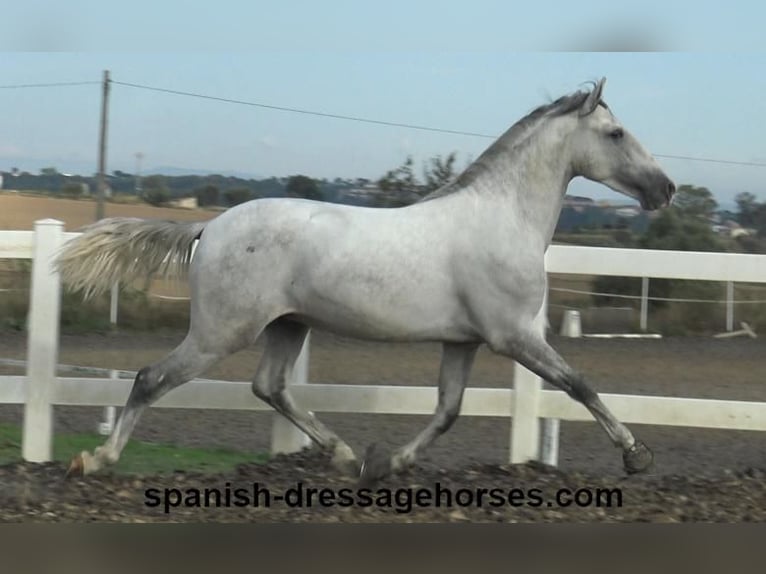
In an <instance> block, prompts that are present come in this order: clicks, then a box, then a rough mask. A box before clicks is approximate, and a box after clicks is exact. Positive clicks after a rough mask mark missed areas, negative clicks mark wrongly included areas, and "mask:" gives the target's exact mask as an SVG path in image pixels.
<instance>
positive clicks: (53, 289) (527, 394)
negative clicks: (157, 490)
mask: <svg viewBox="0 0 766 574" xmlns="http://www.w3.org/2000/svg"><path fill="white" fill-rule="evenodd" d="M75 235H76V234H74V233H63V224H62V223H61V222H60V221H56V220H51V219H47V220H42V221H38V222H36V223H35V230H34V232H32V231H0V258H23V259H32V260H33V265H32V284H31V294H30V297H31V300H30V312H29V320H28V327H29V334H28V347H27V359H28V361H27V373H26V376H25V377H24V376H2V377H0V403H15V404H23V405H24V407H25V410H24V434H23V440H22V456H23V457H24V459H25V460H28V461H32V462H43V461H48V460H50V459H51V444H52V434H53V422H52V421H53V417H52V414H53V408H54V405H90V406H112V405H118V406H121V405H123V404H124V403H125V401H126V399H127V396H128V393H129V391H130V386H131V385H132V381H129V380H124V379H123V380H119V379H114V378H112V379H108V378H78V377H72V378H69V377H56V364H57V359H58V356H57V355H58V338H59V337H58V333H59V305H60V299H61V297H60V284H59V277H58V274H57V273H54V272H53V270H52V269H51V265H50V264H51V260H52V254H53V253H54V252H55V251H56V250H57V249H58V248H59V247H60V246H61V245H62V244H63V242H64V241H66V240H68V239H69V238H71V237H74V236H75ZM546 265H547V269H548V271H549V272H552V273H576V274H591V275H617V276H632V277H661V278H671V279H672V278H677V279H701V280H711V281H732V282H734V281H743V282H761V283H766V256H763V255H744V254H723V253H693V252H673V251H650V250H637V249H611V248H610V249H606V248H594V247H574V246H552V247H551V248H550V249H549V251H548V255H547V260H546ZM307 365H308V346H307V347H306V348H304V352H303V354H302V357H301V359H300V361H299V365H298V368H297V369H296V370H295V371H296V373H295V380H294V381H293V382H294V383H306V382H307V381H306V378H307ZM732 368H733V373H734V374H735V373H736V365H732ZM515 369H516V370H515V374H514V381H515V382H514V389H513V390H510V389H483V388H469V389H467V390H466V393H465V398H464V401H463V406H462V410H461V414H462V415H463V416H510V417H511V429H512V430H511V452H510V461H511V462H514V463H515V462H523V461H526V460H530V459H536V458H538V457H539V456H540V428H541V425H540V420H541V419H548V420H556V419H562V420H572V421H590V420H592V418H591V415H590V414H589V413H588V412H587V411H586V409H585V408H584V407H582V406H581V405H580V404H578V403H576V402H574V401H573V400H571V399H570V398H569V397H568V396H567V395H565V394H564V393H563V392H561V391H553V390H543V389H542V386H541V381H540V379H539V378H538V377H536V376H535V375H533V374H532V373H530V372H529V371H527V370H526V369H524V368H523V367H521V366H519V365H516V367H515ZM734 376H735V375H734ZM292 392H293V393H294V395H295V398H296V400H298V401H300V402H301V404H303V405H305V406H306V408H308V409H310V410H312V411H316V412H322V411H325V412H326V411H331V412H350V413H381V414H382V413H385V414H410V415H429V414H431V413H433V411H434V408H435V406H436V401H437V393H436V388H435V387H434V386H423V387H399V386H381V385H364V386H362V385H320V384H294V386H293V387H292ZM601 396H602V398H603V401H604V402H605V403H606V404H607V405H608V406H609V407H610V408H611V409H612V410H613V411H614V413H615V415H616V416H617V417H618V418H620V419H621V420H623V421H625V422H626V423H641V424H654V425H674V426H689V427H707V428H720V429H738V430H760V431H764V430H766V403H764V402H744V401H722V400H707V399H687V398H671V397H657V396H634V395H618V394H602V395H601ZM156 406H157V407H167V408H211V409H213V408H214V409H231V410H269V407H268V406H267V405H265V404H264V403H262V402H261V401H259V400H258V399H256V398H255V397H254V396H253V395H252V393H251V391H250V383H249V382H227V381H209V380H202V379H198V380H195V381H192V382H190V383H188V384H186V385H183V386H181V387H179V388H177V389H175V390H173V391H171V392H170V393H169V394H168V395H166V396H165V397H163V398H162V399H161V400H160V401H159V402H158V403H157V405H156ZM305 444H306V437H305V436H304V435H303V434H302V433H300V431H297V429H295V428H294V427H293V426H292V425H290V424H289V423H286V422H285V421H283V420H281V419H280V418H279V417H277V418H276V420H275V424H274V428H273V435H272V450H273V451H276V452H290V451H293V450H297V449H299V448H301V447H302V446H303V445H305Z"/></svg>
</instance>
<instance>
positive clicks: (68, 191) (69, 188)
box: [61, 182, 84, 198]
mask: <svg viewBox="0 0 766 574" xmlns="http://www.w3.org/2000/svg"><path fill="white" fill-rule="evenodd" d="M83 185H84V184H82V183H72V182H70V183H67V184H66V185H64V186H63V187H62V188H61V195H63V196H66V197H72V198H77V197H80V196H81V195H82V194H83Z"/></svg>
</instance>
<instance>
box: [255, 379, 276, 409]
mask: <svg viewBox="0 0 766 574" xmlns="http://www.w3.org/2000/svg"><path fill="white" fill-rule="evenodd" d="M250 389H251V390H252V391H253V394H254V395H255V396H256V397H258V398H259V399H261V400H262V401H264V402H267V403H268V402H270V401H271V397H272V391H271V385H270V384H269V381H268V380H267V379H266V378H265V377H260V376H256V377H255V379H253V383H252V385H251V386H250Z"/></svg>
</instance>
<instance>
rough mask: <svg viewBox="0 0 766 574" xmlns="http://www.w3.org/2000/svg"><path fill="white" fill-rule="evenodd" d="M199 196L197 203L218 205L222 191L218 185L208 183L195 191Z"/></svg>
mask: <svg viewBox="0 0 766 574" xmlns="http://www.w3.org/2000/svg"><path fill="white" fill-rule="evenodd" d="M194 195H195V197H196V198H197V205H199V206H200V207H205V206H208V205H218V202H219V201H220V197H221V191H220V190H219V189H218V187H217V186H215V185H212V184H208V185H206V186H204V187H200V188H198V189H196V190H195V192H194Z"/></svg>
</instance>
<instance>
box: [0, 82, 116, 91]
mask: <svg viewBox="0 0 766 574" xmlns="http://www.w3.org/2000/svg"><path fill="white" fill-rule="evenodd" d="M100 83H101V82H97V81H89V82H51V83H47V84H10V85H7V86H0V90H14V89H20V88H59V87H63V86H92V85H94V84H100Z"/></svg>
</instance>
